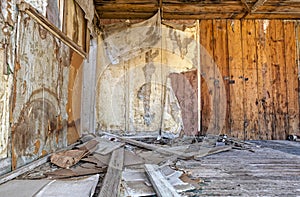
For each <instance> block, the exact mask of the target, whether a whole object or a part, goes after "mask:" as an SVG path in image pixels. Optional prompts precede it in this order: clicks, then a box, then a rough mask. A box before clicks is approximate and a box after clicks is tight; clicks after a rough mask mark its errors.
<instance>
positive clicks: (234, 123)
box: [227, 20, 245, 139]
mask: <svg viewBox="0 0 300 197" xmlns="http://www.w3.org/2000/svg"><path fill="white" fill-rule="evenodd" d="M227 32H228V59H229V72H230V74H229V75H230V82H229V88H230V99H229V100H230V119H231V121H230V128H231V132H230V133H229V135H230V136H231V137H236V138H240V139H244V112H245V111H244V100H243V98H244V94H245V92H244V80H243V78H241V77H242V76H244V68H243V54H242V41H241V22H240V21H239V20H228V21H227Z"/></svg>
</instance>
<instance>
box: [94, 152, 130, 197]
mask: <svg viewBox="0 0 300 197" xmlns="http://www.w3.org/2000/svg"><path fill="white" fill-rule="evenodd" d="M123 163H124V148H120V149H117V150H115V151H114V152H113V153H112V156H111V159H110V162H109V165H108V169H107V173H106V175H105V177H104V180H103V184H102V188H101V191H100V193H99V195H98V196H99V197H107V196H111V197H115V196H119V187H120V182H121V176H122V170H123Z"/></svg>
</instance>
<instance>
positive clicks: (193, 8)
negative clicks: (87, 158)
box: [163, 3, 244, 14]
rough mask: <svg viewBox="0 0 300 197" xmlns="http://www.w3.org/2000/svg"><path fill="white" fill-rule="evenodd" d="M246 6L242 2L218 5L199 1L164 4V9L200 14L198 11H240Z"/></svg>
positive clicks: (165, 10)
mask: <svg viewBox="0 0 300 197" xmlns="http://www.w3.org/2000/svg"><path fill="white" fill-rule="evenodd" d="M243 9H244V6H243V5H242V4H237V5H228V4H226V3H221V4H219V5H218V6H215V5H209V4H205V3H198V4H164V5H163V11H164V12H174V13H182V12H185V13H188V12H189V13H191V14H198V13H203V12H206V13H218V12H222V13H226V12H228V13H230V12H235V13H239V12H241V11H243Z"/></svg>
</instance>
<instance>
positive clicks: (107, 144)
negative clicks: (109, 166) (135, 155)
mask: <svg viewBox="0 0 300 197" xmlns="http://www.w3.org/2000/svg"><path fill="white" fill-rule="evenodd" d="M96 140H97V141H98V142H99V144H98V148H97V149H96V150H95V152H96V153H99V154H101V155H107V154H109V153H111V152H113V151H114V150H116V149H118V148H120V147H122V146H124V145H125V144H124V143H121V142H113V141H110V140H107V139H105V138H96Z"/></svg>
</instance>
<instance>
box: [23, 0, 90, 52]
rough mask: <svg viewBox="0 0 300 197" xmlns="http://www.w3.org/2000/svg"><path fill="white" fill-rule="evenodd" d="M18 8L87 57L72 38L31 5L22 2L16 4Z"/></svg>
mask: <svg viewBox="0 0 300 197" xmlns="http://www.w3.org/2000/svg"><path fill="white" fill-rule="evenodd" d="M18 9H19V10H20V11H23V12H25V13H26V14H28V15H29V16H30V17H32V18H33V19H34V20H36V22H37V23H38V24H40V25H41V26H42V27H44V28H45V29H46V30H47V31H49V32H50V33H52V34H53V35H54V36H55V37H57V38H58V39H59V40H61V41H62V42H63V43H64V44H66V45H67V46H69V47H70V48H71V49H72V50H74V51H75V52H76V53H78V54H79V55H80V56H82V57H83V58H86V57H87V54H86V52H85V51H84V50H83V49H82V48H81V47H80V46H78V45H77V44H76V43H75V42H73V40H71V39H70V38H69V37H67V36H66V35H65V34H64V33H63V32H62V31H60V29H58V27H56V26H55V25H53V24H52V23H51V22H50V21H49V20H48V19H47V18H45V17H44V16H43V15H41V14H39V13H38V12H37V11H36V10H35V9H34V8H33V7H31V6H30V5H29V4H28V3H25V2H22V3H20V4H19V5H18Z"/></svg>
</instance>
